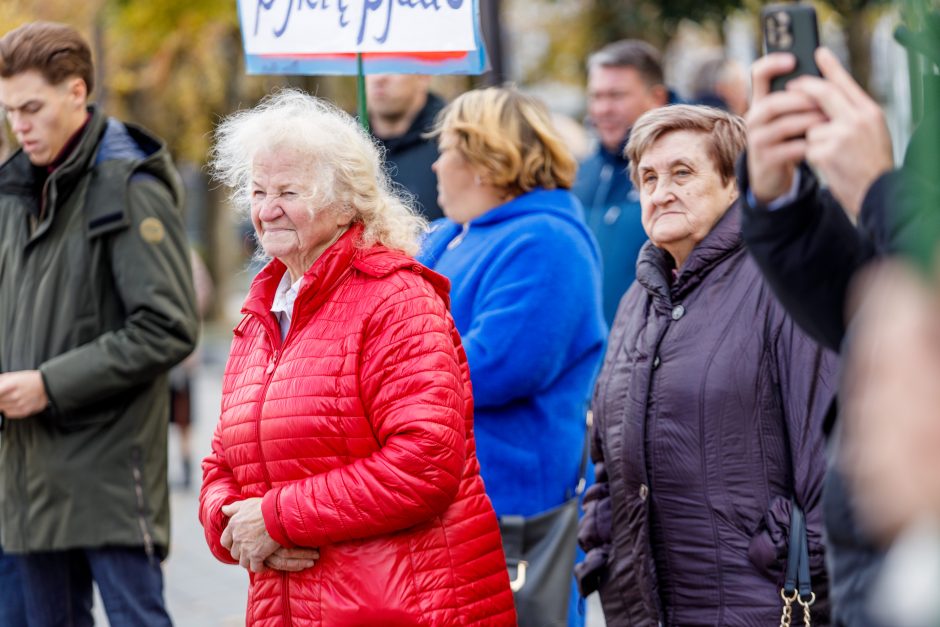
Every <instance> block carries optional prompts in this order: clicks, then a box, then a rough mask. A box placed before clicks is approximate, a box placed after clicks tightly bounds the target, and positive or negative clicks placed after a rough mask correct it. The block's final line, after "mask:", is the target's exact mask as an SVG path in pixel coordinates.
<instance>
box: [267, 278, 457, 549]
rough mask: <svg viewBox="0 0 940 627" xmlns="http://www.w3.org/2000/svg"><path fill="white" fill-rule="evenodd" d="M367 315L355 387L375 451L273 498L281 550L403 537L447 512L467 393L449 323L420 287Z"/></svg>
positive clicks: (417, 281) (414, 282) (274, 531)
mask: <svg viewBox="0 0 940 627" xmlns="http://www.w3.org/2000/svg"><path fill="white" fill-rule="evenodd" d="M402 275H405V277H404V281H405V285H404V286H403V287H402V288H401V289H399V290H397V291H396V292H395V293H394V294H393V295H392V296H391V297H389V298H388V299H386V300H385V302H383V303H382V304H381V305H380V306H379V307H378V309H377V311H376V312H375V313H374V314H373V315H372V317H371V319H370V321H369V323H368V324H367V326H366V330H365V333H364V337H363V346H362V351H361V357H360V360H361V361H360V373H359V387H360V395H361V398H362V402H363V405H364V408H365V412H366V415H367V416H368V418H369V421H370V422H371V424H372V429H373V432H374V433H375V436H376V439H377V440H378V442H379V445H380V448H379V449H378V450H377V451H376V452H375V453H373V454H372V455H371V456H369V457H365V458H362V459H359V460H356V461H355V462H353V463H351V464H349V465H347V466H343V467H341V468H336V469H333V470H331V471H329V472H326V473H323V474H320V475H314V476H312V477H309V478H307V479H304V480H303V481H299V482H296V483H291V484H289V485H286V486H282V487H280V488H277V489H274V490H271V491H269V492H268V493H267V494H266V495H265V497H264V500H263V503H262V509H263V513H264V520H265V526H266V527H267V529H268V533H270V534H271V536H272V538H274V539H275V540H277V541H278V542H279V543H281V544H282V545H287V546H290V545H299V546H309V547H319V546H324V545H327V544H335V543H338V542H342V541H345V540H350V539H356V538H368V537H374V536H377V535H383V534H387V533H391V532H394V531H398V530H401V529H405V528H408V527H411V526H413V525H416V524H418V523H420V522H423V521H425V520H427V519H429V518H431V517H433V516H435V515H437V514H440V513H442V512H444V510H446V509H447V507H448V506H449V505H450V504H451V502H452V501H453V499H454V497H455V496H456V494H457V489H458V487H459V484H460V479H461V477H462V474H463V467H464V461H465V456H466V431H465V426H464V419H463V412H464V395H463V384H462V383H461V378H460V369H459V362H458V357H457V353H456V349H455V347H454V344H453V341H452V339H451V336H450V329H451V325H452V322H451V321H450V318H449V316H448V315H447V312H446V310H445V308H444V304H443V302H442V301H441V299H440V298H439V297H438V296H437V295H436V294H435V293H434V291H433V290H432V288H431V286H430V285H429V284H428V283H426V282H425V281H424V279H422V278H420V277H416V276H410V275H406V274H405V273H400V274H398V275H396V278H394V279H392V280H397V278H398V277H402Z"/></svg>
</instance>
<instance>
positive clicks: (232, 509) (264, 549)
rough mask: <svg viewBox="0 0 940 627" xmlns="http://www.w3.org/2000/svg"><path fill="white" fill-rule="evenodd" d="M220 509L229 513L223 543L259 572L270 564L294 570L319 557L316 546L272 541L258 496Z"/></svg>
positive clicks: (244, 563)
mask: <svg viewBox="0 0 940 627" xmlns="http://www.w3.org/2000/svg"><path fill="white" fill-rule="evenodd" d="M222 513H223V514H225V515H226V516H228V517H229V521H228V525H227V526H226V527H225V531H223V532H222V539H221V542H222V546H224V547H225V548H226V549H228V550H229V552H230V553H231V554H232V559H235V560H238V563H239V565H240V566H241V567H242V568H245V569H246V570H250V571H251V572H253V573H260V572H264V570H265V569H266V568H272V569H274V570H284V571H289V572H297V571H301V570H304V569H307V568H311V567H312V566H313V565H314V564H315V563H316V560H317V559H319V558H320V552H319V551H317V550H316V549H305V548H288V547H283V546H281V545H280V544H278V543H277V542H275V541H274V540H273V539H272V538H271V536H270V535H268V530H267V529H266V528H265V526H264V517H263V516H262V514H261V499H260V498H257V497H256V498H251V499H245V500H244V501H236V502H234V503H229V504H228V505H226V506H224V507H223V508H222Z"/></svg>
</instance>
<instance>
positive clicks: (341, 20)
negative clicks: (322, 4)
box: [336, 0, 349, 28]
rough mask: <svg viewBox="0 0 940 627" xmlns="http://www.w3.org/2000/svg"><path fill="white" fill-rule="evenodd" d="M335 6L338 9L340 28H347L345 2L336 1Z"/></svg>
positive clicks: (343, 0) (342, 0)
mask: <svg viewBox="0 0 940 627" xmlns="http://www.w3.org/2000/svg"><path fill="white" fill-rule="evenodd" d="M336 6H337V7H339V25H340V27H342V28H346V27H347V26H349V20H347V19H346V9H347V6H346V2H345V0H336Z"/></svg>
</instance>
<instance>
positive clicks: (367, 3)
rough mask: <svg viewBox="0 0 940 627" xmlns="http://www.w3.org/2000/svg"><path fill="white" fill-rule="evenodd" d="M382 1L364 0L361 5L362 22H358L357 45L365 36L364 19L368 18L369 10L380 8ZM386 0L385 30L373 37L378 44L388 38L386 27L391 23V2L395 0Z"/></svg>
mask: <svg viewBox="0 0 940 627" xmlns="http://www.w3.org/2000/svg"><path fill="white" fill-rule="evenodd" d="M383 1H384V0H364V2H363V7H362V22H361V23H360V24H359V36H358V37H357V38H356V44H357V45H358V44H361V43H362V39H363V37H364V36H365V33H366V21H367V20H368V19H369V13H370V12H371V11H378V10H379V9H380V8H382V2H383ZM387 1H388V13H387V14H386V16H385V32H384V33H382V36H381V37H376V38H375V40H376V41H377V42H379V43H380V44H381V43H385V40H386V39H387V38H388V29H389V26H390V25H391V23H392V4H394V2H395V0H387Z"/></svg>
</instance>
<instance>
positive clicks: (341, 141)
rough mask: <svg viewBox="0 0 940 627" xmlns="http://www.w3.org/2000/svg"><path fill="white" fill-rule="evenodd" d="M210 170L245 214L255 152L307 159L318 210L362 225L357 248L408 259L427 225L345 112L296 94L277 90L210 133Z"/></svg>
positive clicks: (416, 249)
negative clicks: (346, 214) (340, 213)
mask: <svg viewBox="0 0 940 627" xmlns="http://www.w3.org/2000/svg"><path fill="white" fill-rule="evenodd" d="M214 140H215V141H214V144H213V147H212V148H211V150H210V152H209V170H210V172H211V174H212V176H213V178H215V179H216V180H217V181H220V182H222V183H223V184H225V185H227V186H228V187H229V188H231V190H232V194H231V199H232V202H233V203H234V204H235V206H236V207H237V208H238V209H239V210H241V211H243V212H246V213H247V212H248V211H249V209H250V199H251V170H252V164H253V162H254V160H255V157H256V156H257V155H258V154H259V153H262V152H267V151H272V150H274V151H277V150H285V149H286V150H295V151H297V152H299V153H300V154H302V155H304V157H305V158H306V159H307V160H308V161H309V163H310V165H311V168H310V169H311V171H312V172H313V173H314V175H313V178H314V180H312V181H310V184H311V194H312V196H313V197H314V198H315V199H316V202H318V203H319V204H321V205H322V206H324V207H330V206H331V207H336V208H338V209H345V210H350V211H352V212H353V213H354V215H355V217H354V221H357V222H361V223H362V224H363V225H364V226H365V230H364V232H363V236H362V239H363V242H362V243H363V245H366V246H368V245H371V244H375V243H379V244H382V245H384V246H387V247H388V248H392V249H396V250H401V251H404V252H405V253H408V254H411V255H413V254H415V253H416V252H417V251H418V247H419V244H418V240H419V236H420V235H421V233H423V232H424V231H425V230H426V228H427V222H425V220H424V219H423V218H421V217H420V216H419V215H418V214H417V213H416V212H415V210H414V208H413V206H412V204H411V203H410V202H409V201H408V200H406V199H404V198H402V197H401V196H400V195H399V194H397V193H396V192H395V191H393V188H392V184H391V182H390V179H389V177H388V175H387V174H386V172H385V169H384V167H383V160H382V152H381V150H380V149H379V148H378V147H377V146H376V144H375V142H374V140H373V139H372V138H371V137H370V136H369V135H368V134H367V133H366V132H365V131H364V130H363V129H362V127H361V126H360V125H359V123H358V122H357V121H356V120H355V119H354V118H353V117H352V116H350V115H349V114H348V113H346V112H344V111H342V110H340V109H338V108H337V107H336V106H334V105H332V104H330V103H328V102H326V101H325V100H322V99H320V98H317V97H315V96H311V95H309V94H307V93H305V92H303V91H301V90H299V89H281V90H279V91H277V92H275V93H274V94H271V95H269V96H267V97H265V98H264V99H263V100H262V101H261V102H260V103H259V104H258V106H256V107H254V108H253V109H245V110H242V111H237V112H235V113H233V114H231V115H230V116H228V117H227V118H225V119H224V120H222V122H221V124H219V126H218V127H217V128H216V130H215V133H214Z"/></svg>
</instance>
